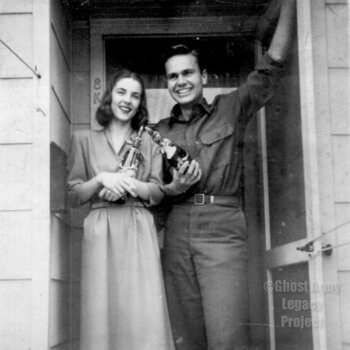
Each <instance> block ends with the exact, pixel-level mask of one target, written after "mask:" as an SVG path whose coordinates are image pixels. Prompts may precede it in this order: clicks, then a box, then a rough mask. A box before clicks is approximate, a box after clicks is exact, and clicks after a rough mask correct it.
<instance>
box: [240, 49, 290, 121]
mask: <svg viewBox="0 0 350 350" xmlns="http://www.w3.org/2000/svg"><path fill="white" fill-rule="evenodd" d="M283 73H284V65H283V64H281V63H279V62H276V61H274V60H273V59H272V58H271V57H270V56H269V55H268V54H267V53H266V54H265V55H264V56H263V57H262V58H261V60H260V61H259V63H258V64H257V65H256V67H255V70H254V71H253V72H251V73H250V74H249V75H248V78H247V81H246V83H245V84H243V85H241V86H240V88H239V98H240V101H241V105H242V109H243V113H244V115H245V116H247V117H250V116H251V115H252V114H253V113H255V112H257V111H258V110H259V109H260V108H261V107H262V106H264V105H265V104H266V103H267V102H268V101H269V100H270V99H271V98H272V96H273V95H274V92H275V91H276V88H277V86H278V83H279V81H280V78H281V76H282V75H283Z"/></svg>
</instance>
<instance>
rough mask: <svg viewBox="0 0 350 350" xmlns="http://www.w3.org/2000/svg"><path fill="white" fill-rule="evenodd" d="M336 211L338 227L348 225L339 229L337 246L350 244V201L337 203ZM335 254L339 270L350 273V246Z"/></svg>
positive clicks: (345, 246) (340, 248)
mask: <svg viewBox="0 0 350 350" xmlns="http://www.w3.org/2000/svg"><path fill="white" fill-rule="evenodd" d="M335 209H336V218H337V224H336V226H338V225H342V224H344V223H347V225H344V226H342V227H340V228H338V229H337V241H336V244H345V243H350V222H349V220H350V215H349V213H350V200H349V202H348V203H337V204H336V206H335ZM334 253H335V254H336V257H337V261H338V270H341V271H350V244H349V245H344V246H342V247H339V248H337V249H336V250H335V252H334ZM349 315H350V313H349Z"/></svg>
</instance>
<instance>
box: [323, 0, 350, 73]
mask: <svg viewBox="0 0 350 350" xmlns="http://www.w3.org/2000/svg"><path fill="white" fill-rule="evenodd" d="M326 18H327V47H328V65H329V67H349V10H348V6H347V5H345V4H334V5H327V6H326Z"/></svg>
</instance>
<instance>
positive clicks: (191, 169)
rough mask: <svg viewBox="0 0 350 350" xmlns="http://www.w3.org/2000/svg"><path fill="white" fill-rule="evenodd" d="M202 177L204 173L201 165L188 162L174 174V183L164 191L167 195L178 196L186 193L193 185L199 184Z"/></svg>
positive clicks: (195, 162) (166, 186) (193, 161)
mask: <svg viewBox="0 0 350 350" xmlns="http://www.w3.org/2000/svg"><path fill="white" fill-rule="evenodd" d="M201 177H202V171H201V169H200V168H199V163H198V162H197V161H195V160H192V162H191V163H189V162H188V161H186V162H185V163H184V164H182V166H181V167H180V169H179V170H178V171H176V170H174V172H173V181H172V182H171V183H170V184H169V185H165V186H164V189H165V192H166V194H167V195H169V196H176V195H178V194H181V193H184V192H186V191H187V190H188V189H189V188H190V187H191V186H192V185H194V184H195V183H197V182H198V181H199V180H200V179H201Z"/></svg>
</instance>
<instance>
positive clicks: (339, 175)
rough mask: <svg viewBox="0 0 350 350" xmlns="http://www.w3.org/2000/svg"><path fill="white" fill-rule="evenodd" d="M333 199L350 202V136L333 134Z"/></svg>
mask: <svg viewBox="0 0 350 350" xmlns="http://www.w3.org/2000/svg"><path fill="white" fill-rule="evenodd" d="M332 140H333V157H334V158H333V160H334V165H333V171H334V179H335V184H334V185H335V201H336V202H350V157H349V154H350V136H333V137H332Z"/></svg>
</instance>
